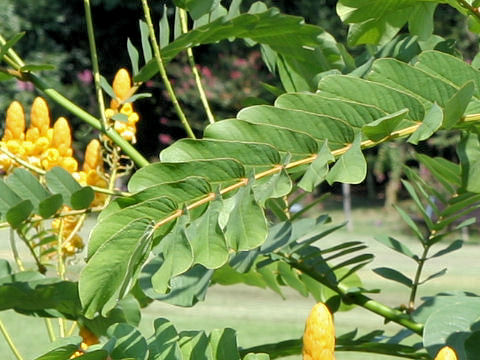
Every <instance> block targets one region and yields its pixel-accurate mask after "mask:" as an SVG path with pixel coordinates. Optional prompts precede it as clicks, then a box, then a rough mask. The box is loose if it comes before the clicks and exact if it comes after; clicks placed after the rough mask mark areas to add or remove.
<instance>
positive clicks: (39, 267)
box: [17, 231, 47, 274]
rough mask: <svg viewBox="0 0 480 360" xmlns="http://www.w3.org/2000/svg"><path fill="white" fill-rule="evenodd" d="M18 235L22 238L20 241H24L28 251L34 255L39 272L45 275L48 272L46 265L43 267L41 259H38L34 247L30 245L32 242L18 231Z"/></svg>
mask: <svg viewBox="0 0 480 360" xmlns="http://www.w3.org/2000/svg"><path fill="white" fill-rule="evenodd" d="M17 234H18V236H19V237H20V239H22V241H23V242H24V243H25V245H26V246H27V248H28V250H30V254H32V257H33V259H34V260H35V263H36V264H37V268H38V272H39V273H40V274H45V273H46V272H47V268H46V267H45V265H43V264H42V263H41V261H40V259H39V258H38V256H37V254H36V253H35V250H34V249H33V247H32V245H30V242H29V241H28V239H27V238H26V237H25V236H24V235H23V234H22V232H21V231H17Z"/></svg>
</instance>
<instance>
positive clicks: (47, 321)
mask: <svg viewBox="0 0 480 360" xmlns="http://www.w3.org/2000/svg"><path fill="white" fill-rule="evenodd" d="M43 320H44V321H45V327H46V328H47V333H48V338H49V339H50V342H54V341H55V340H57V337H56V336H55V333H54V332H53V326H52V320H51V319H49V318H44V319H43Z"/></svg>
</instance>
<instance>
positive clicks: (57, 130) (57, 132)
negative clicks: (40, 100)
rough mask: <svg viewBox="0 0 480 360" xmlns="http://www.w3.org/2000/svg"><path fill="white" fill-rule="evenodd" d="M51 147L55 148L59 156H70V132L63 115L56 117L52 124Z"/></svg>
mask: <svg viewBox="0 0 480 360" xmlns="http://www.w3.org/2000/svg"><path fill="white" fill-rule="evenodd" d="M52 147H54V148H56V149H57V150H58V152H59V153H60V155H61V156H72V153H73V151H72V134H71V131H70V125H69V124H68V121H67V119H65V118H64V117H60V118H58V120H57V121H56V122H55V124H54V125H53V138H52Z"/></svg>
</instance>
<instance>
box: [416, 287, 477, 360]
mask: <svg viewBox="0 0 480 360" xmlns="http://www.w3.org/2000/svg"><path fill="white" fill-rule="evenodd" d="M479 318H480V298H478V297H465V296H461V297H459V298H458V300H457V301H456V302H454V303H452V304H450V305H446V306H442V307H439V308H438V309H437V310H436V311H434V312H433V313H432V314H431V315H430V316H429V317H428V319H427V321H426V322H425V328H424V330H423V345H424V346H425V347H426V348H427V351H428V353H429V354H430V355H431V356H435V354H436V353H437V352H438V350H439V349H440V348H441V347H443V346H445V345H449V346H451V347H453V348H454V349H455V351H456V352H457V355H458V357H459V359H466V360H474V359H475V357H476V355H477V354H475V356H474V357H467V354H466V351H465V341H466V340H467V339H468V337H469V336H470V334H471V329H472V324H474V323H475V322H477V321H478V319H479Z"/></svg>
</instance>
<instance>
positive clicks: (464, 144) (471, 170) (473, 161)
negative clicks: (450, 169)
mask: <svg viewBox="0 0 480 360" xmlns="http://www.w3.org/2000/svg"><path fill="white" fill-rule="evenodd" d="M457 154H458V157H459V158H460V165H461V171H462V187H464V188H465V190H467V191H471V192H474V193H480V136H479V135H478V134H475V133H465V134H463V136H462V139H461V141H460V143H459V144H458V146H457Z"/></svg>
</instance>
